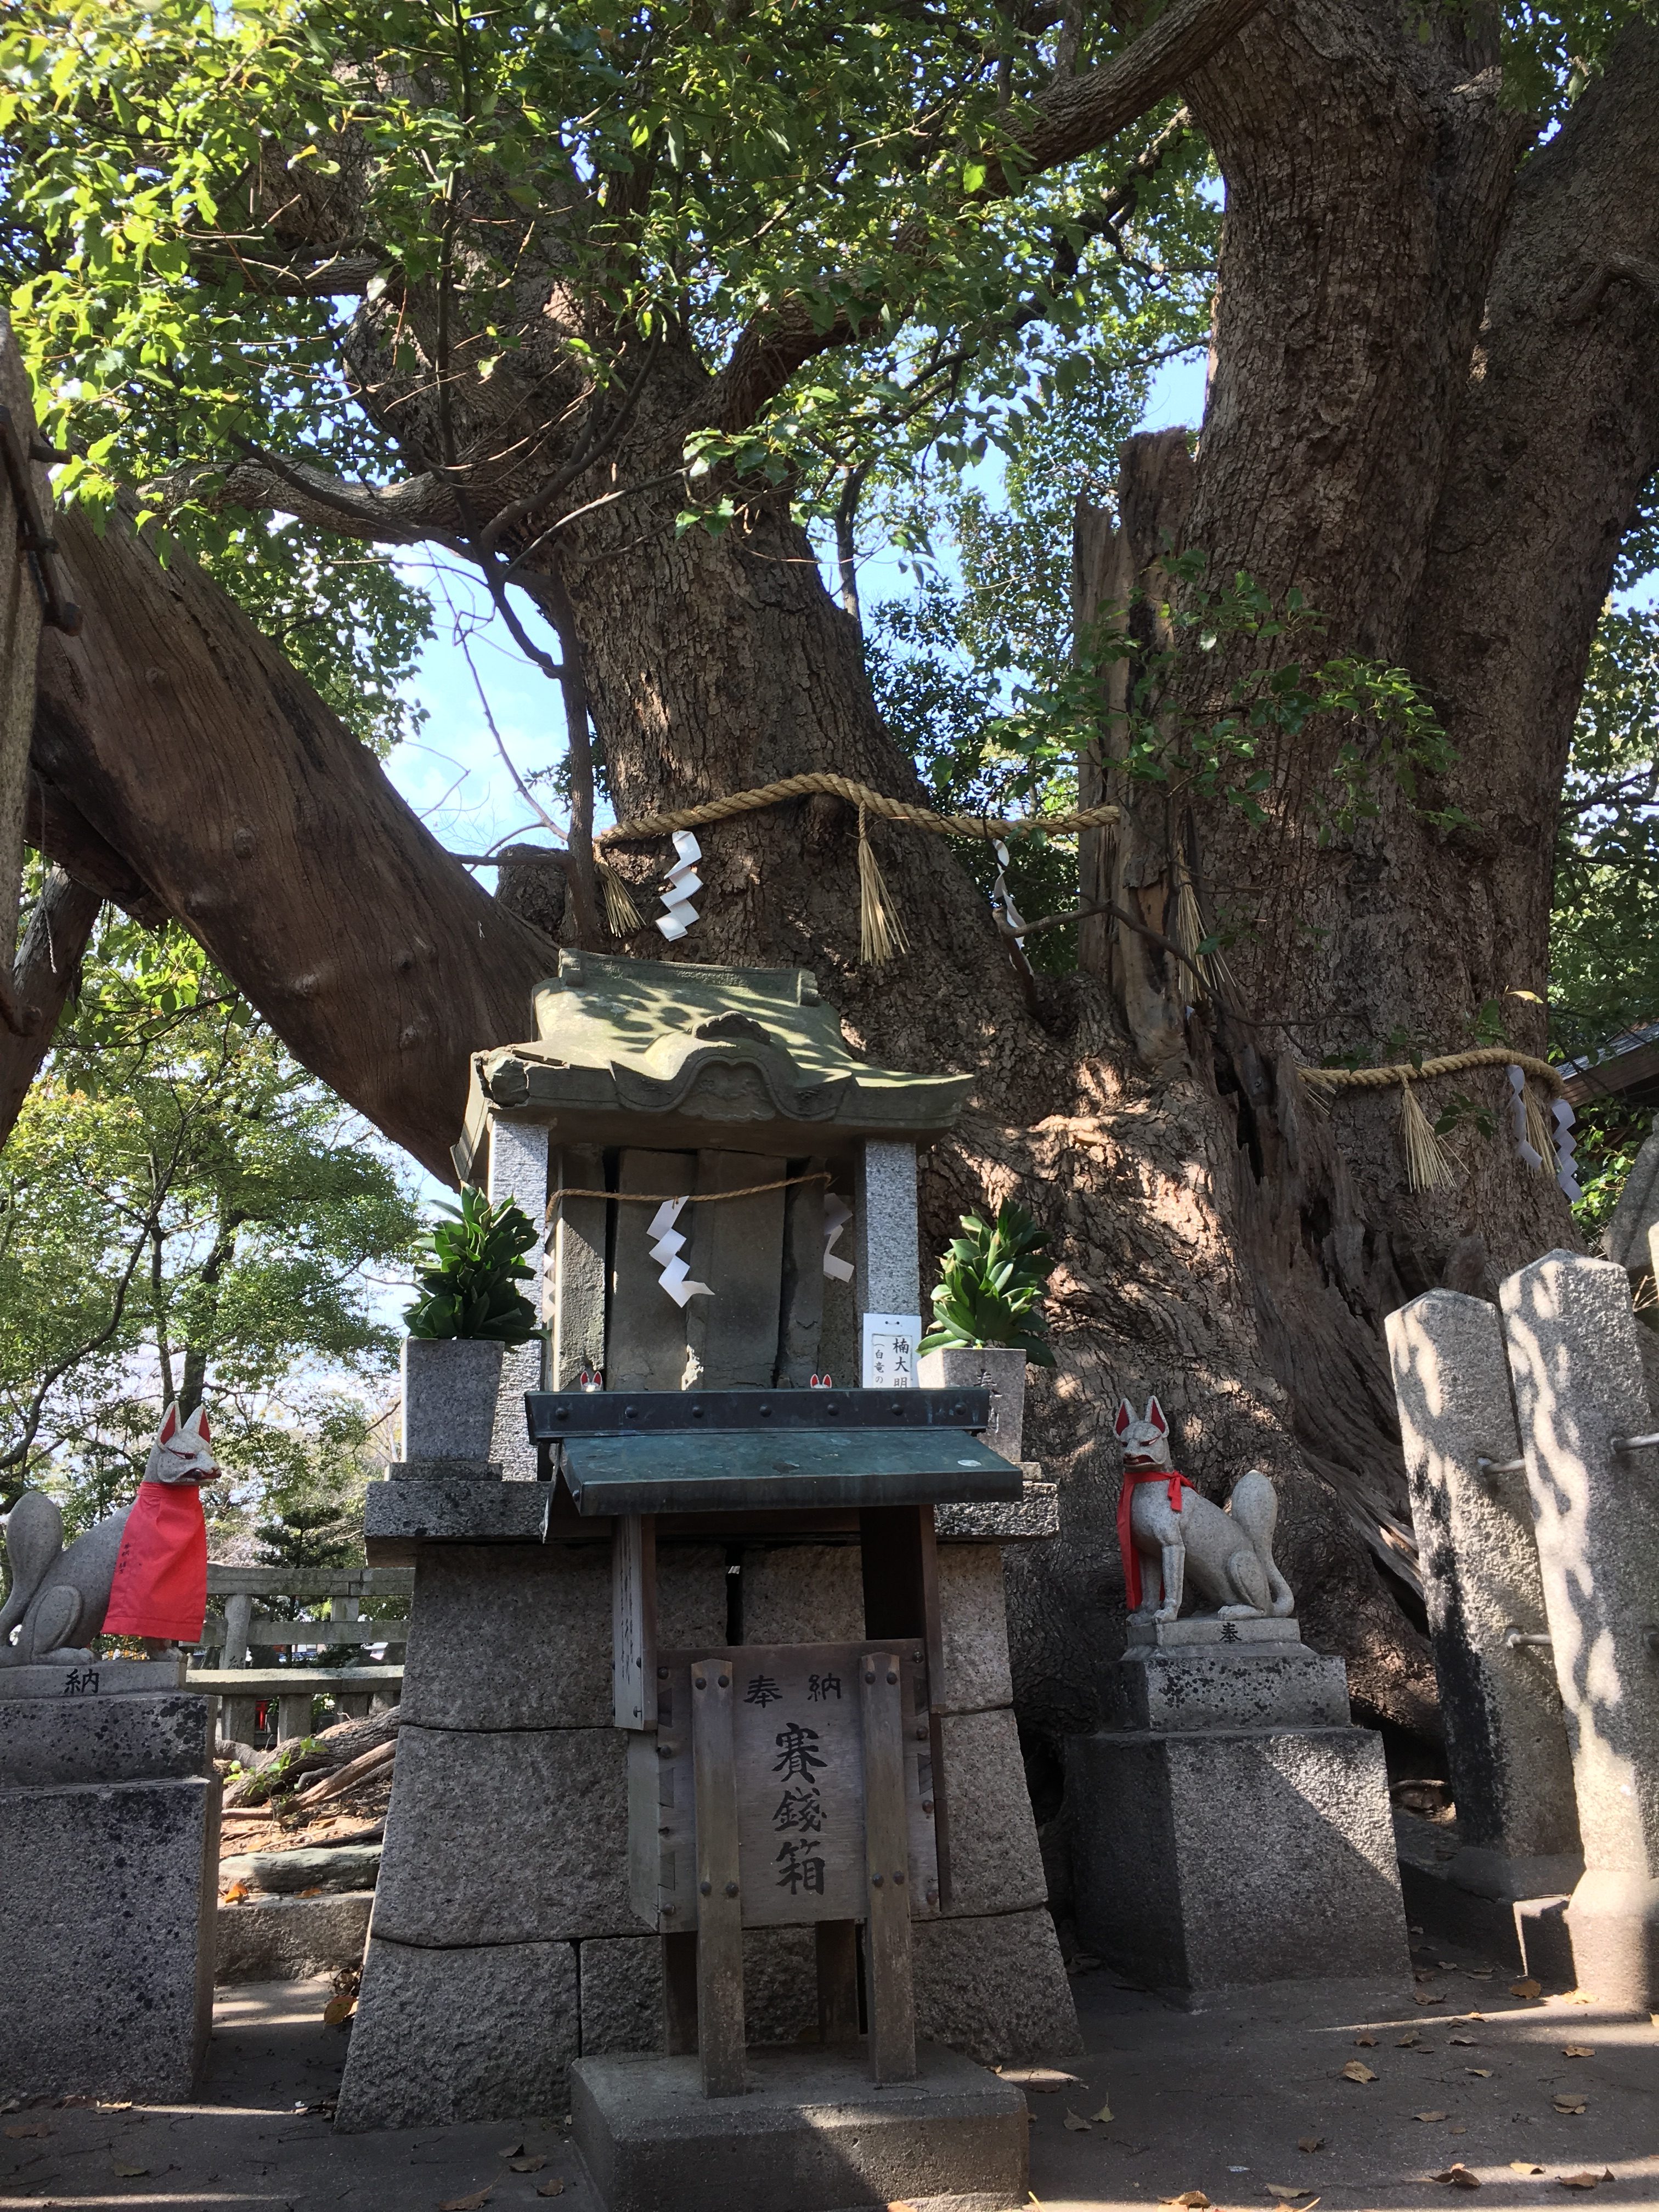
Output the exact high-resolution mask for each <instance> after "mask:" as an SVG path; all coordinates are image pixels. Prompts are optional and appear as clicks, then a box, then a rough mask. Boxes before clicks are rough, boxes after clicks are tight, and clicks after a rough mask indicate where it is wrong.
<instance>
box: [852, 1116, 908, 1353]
mask: <svg viewBox="0 0 1659 2212" xmlns="http://www.w3.org/2000/svg"><path fill="white" fill-rule="evenodd" d="M853 1238H854V1273H853V1293H854V1299H855V1301H856V1303H857V1306H858V1312H859V1319H860V1324H862V1322H863V1318H864V1316H865V1315H866V1314H872V1313H875V1314H910V1315H913V1316H917V1317H920V1316H921V1272H920V1269H919V1267H918V1264H917V1233H916V1148H915V1146H914V1145H912V1144H896V1143H894V1142H891V1141H890V1139H887V1138H884V1137H868V1138H866V1139H865V1141H864V1143H863V1144H861V1145H860V1146H859V1151H858V1165H857V1174H856V1180H855V1182H854V1208H853ZM849 1379H850V1378H849ZM859 1379H860V1381H862V1380H863V1379H864V1378H863V1377H862V1376H860V1378H859Z"/></svg>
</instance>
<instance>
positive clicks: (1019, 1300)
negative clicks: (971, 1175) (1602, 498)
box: [920, 1200, 1054, 1367]
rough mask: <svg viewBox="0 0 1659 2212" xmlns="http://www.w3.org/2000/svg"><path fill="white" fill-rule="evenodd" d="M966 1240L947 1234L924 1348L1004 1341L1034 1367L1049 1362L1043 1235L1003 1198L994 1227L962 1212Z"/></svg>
mask: <svg viewBox="0 0 1659 2212" xmlns="http://www.w3.org/2000/svg"><path fill="white" fill-rule="evenodd" d="M961 1219H962V1225H963V1228H964V1229H965V1230H966V1231H967V1232H968V1234H967V1235H966V1236H965V1237H953V1238H952V1239H951V1244H950V1246H949V1249H947V1250H946V1252H945V1267H944V1272H943V1273H942V1274H941V1275H940V1277H939V1287H938V1289H937V1290H936V1291H934V1292H933V1327H932V1328H930V1329H929V1330H928V1332H927V1335H926V1336H924V1337H923V1339H922V1340H921V1347H920V1348H921V1350H922V1351H923V1352H963V1351H980V1350H983V1349H984V1348H985V1347H986V1346H990V1345H1008V1346H1012V1347H1013V1348H1014V1349H1016V1350H1018V1351H1020V1352H1024V1354H1025V1357H1026V1358H1028V1359H1029V1360H1030V1361H1031V1362H1032V1363H1033V1364H1035V1365H1036V1366H1038V1367H1052V1366H1053V1365H1054V1353H1053V1352H1052V1351H1051V1350H1050V1349H1049V1346H1048V1321H1047V1319H1046V1318H1045V1316H1044V1315H1043V1312H1042V1295H1043V1292H1044V1291H1046V1290H1047V1288H1048V1278H1049V1275H1050V1274H1051V1273H1053V1266H1052V1263H1050V1264H1049V1265H1048V1266H1043V1265H1042V1264H1040V1262H1041V1261H1042V1260H1043V1258H1044V1256H1045V1255H1046V1254H1047V1252H1048V1237H1046V1236H1045V1235H1044V1233H1043V1231H1042V1230H1041V1229H1039V1228H1038V1227H1037V1225H1036V1222H1035V1221H1033V1220H1032V1218H1031V1217H1030V1214H1029V1213H1027V1212H1026V1211H1025V1209H1024V1206H1016V1205H1014V1204H1013V1203H1012V1200H1005V1201H1004V1203H1003V1205H1002V1206H1001V1208H1000V1211H999V1212H998V1214H997V1218H996V1225H995V1227H994V1228H993V1227H992V1226H991V1225H990V1224H989V1223H988V1222H985V1221H981V1219H980V1218H979V1216H978V1214H976V1213H964V1214H963V1216H962V1217H961Z"/></svg>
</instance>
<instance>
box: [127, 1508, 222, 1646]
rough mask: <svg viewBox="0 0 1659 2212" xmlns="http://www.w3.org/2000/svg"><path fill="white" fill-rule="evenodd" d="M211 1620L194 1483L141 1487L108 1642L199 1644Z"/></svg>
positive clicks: (204, 1546)
mask: <svg viewBox="0 0 1659 2212" xmlns="http://www.w3.org/2000/svg"><path fill="white" fill-rule="evenodd" d="M206 1614H207V1523H206V1522H205V1521H204V1519H203V1517H202V1492H201V1488H200V1486H199V1485H198V1484H197V1483H194V1482H141V1483H140V1484H139V1486H138V1495H137V1498H134V1500H133V1501H132V1510H131V1512H130V1513H129V1514H128V1515H127V1525H126V1527H125V1528H124V1529H123V1530H122V1532H121V1548H120V1550H119V1552H118V1553H117V1554H116V1559H115V1578H114V1580H113V1582H112V1583H111V1585H110V1594H109V1610H108V1612H107V1613H105V1615H104V1633H105V1635H106V1636H155V1637H160V1638H162V1639H163V1640H164V1641H165V1642H167V1643H168V1644H195V1643H197V1641H199V1639H200V1637H201V1633H202V1623H203V1621H204V1619H205V1617H206Z"/></svg>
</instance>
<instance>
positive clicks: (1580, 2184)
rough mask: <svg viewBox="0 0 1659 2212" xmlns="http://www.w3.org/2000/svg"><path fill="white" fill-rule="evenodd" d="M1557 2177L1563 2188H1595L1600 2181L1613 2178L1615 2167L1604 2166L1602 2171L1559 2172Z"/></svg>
mask: <svg viewBox="0 0 1659 2212" xmlns="http://www.w3.org/2000/svg"><path fill="white" fill-rule="evenodd" d="M1555 2178H1556V2179H1557V2180H1558V2181H1559V2183H1560V2185H1561V2186H1562V2188H1563V2189H1594V2188H1595V2185H1596V2183H1597V2182H1598V2181H1611V2180H1612V2179H1613V2168H1612V2167H1611V2166H1603V2168H1602V2169H1601V2172H1600V2173H1558V2174H1557V2175H1556V2177H1555Z"/></svg>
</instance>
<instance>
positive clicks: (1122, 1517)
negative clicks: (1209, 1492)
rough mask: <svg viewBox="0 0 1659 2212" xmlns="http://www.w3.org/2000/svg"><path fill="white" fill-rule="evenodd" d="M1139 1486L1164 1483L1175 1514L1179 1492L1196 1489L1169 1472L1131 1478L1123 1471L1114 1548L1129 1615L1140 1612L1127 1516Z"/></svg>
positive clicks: (1137, 1569)
mask: <svg viewBox="0 0 1659 2212" xmlns="http://www.w3.org/2000/svg"><path fill="white" fill-rule="evenodd" d="M1140 1482H1167V1483H1168V1484H1169V1486H1170V1506H1171V1508H1172V1509H1173V1510H1174V1511H1176V1512H1177V1513H1179V1512H1180V1510H1181V1493H1182V1490H1183V1489H1185V1490H1196V1489H1197V1488H1198V1485H1197V1484H1196V1483H1195V1482H1188V1480H1187V1478H1186V1476H1185V1475H1184V1474H1176V1472H1175V1470H1174V1469H1173V1468H1170V1470H1169V1472H1168V1473H1167V1474H1166V1473H1165V1471H1164V1468H1161V1467H1160V1468H1156V1469H1154V1471H1153V1472H1152V1474H1130V1473H1129V1472H1128V1470H1127V1468H1125V1470H1124V1474H1123V1487H1122V1489H1121V1490H1120V1491H1119V1492H1118V1494H1117V1548H1118V1551H1119V1553H1120V1554H1121V1558H1122V1560H1123V1588H1124V1592H1125V1595H1127V1599H1128V1603H1129V1610H1130V1612H1131V1613H1138V1612H1139V1610H1140V1554H1139V1552H1137V1551H1136V1549H1135V1540H1134V1536H1133V1532H1132V1530H1131V1528H1130V1526H1129V1515H1130V1512H1131V1510H1132V1509H1133V1504H1134V1497H1135V1485H1136V1484H1137V1483H1140Z"/></svg>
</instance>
